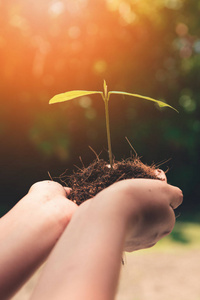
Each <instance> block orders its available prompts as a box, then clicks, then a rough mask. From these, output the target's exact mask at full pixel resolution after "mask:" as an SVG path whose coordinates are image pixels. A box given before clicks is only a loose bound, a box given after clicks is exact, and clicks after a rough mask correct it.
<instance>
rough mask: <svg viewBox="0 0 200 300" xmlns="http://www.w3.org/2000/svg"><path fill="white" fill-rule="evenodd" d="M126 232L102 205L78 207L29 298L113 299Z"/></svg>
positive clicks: (42, 299) (124, 227) (114, 216)
mask: <svg viewBox="0 0 200 300" xmlns="http://www.w3.org/2000/svg"><path fill="white" fill-rule="evenodd" d="M125 231H126V224H125V222H124V219H123V218H122V217H121V216H120V215H118V213H116V212H113V211H112V208H111V207H110V208H108V207H107V206H106V205H104V203H103V202H100V201H95V200H92V201H88V203H87V202H86V203H85V204H83V205H81V206H80V208H79V209H78V210H77V211H76V213H75V215H74V216H73V218H72V220H71V222H70V224H69V226H68V227H67V229H66V230H65V232H64V233H63V235H62V237H61V238H60V240H59V242H58V243H57V245H56V246H55V248H54V250H53V252H52V253H51V255H50V257H49V259H48V262H47V265H46V266H45V269H44V272H43V274H42V277H41V279H40V281H39V284H38V286H37V287H36V290H35V292H34V294H33V297H32V298H31V299H32V300H35V299H37V300H39V299H41V300H46V299H48V300H51V299H53V300H58V299H63V298H65V297H66V298H67V299H69V300H74V299H83V300H90V299H91V300H93V299H96V300H97V299H98V300H107V299H108V300H111V299H114V295H115V292H116V287H117V283H118V277H119V272H120V267H121V258H122V251H123V244H124V237H125ZM116 233H117V234H116ZM49 282H53V286H52V285H49Z"/></svg>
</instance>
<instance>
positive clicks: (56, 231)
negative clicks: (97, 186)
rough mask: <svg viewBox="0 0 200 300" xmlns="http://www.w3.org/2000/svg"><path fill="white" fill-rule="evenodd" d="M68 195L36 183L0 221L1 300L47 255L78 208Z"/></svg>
mask: <svg viewBox="0 0 200 300" xmlns="http://www.w3.org/2000/svg"><path fill="white" fill-rule="evenodd" d="M69 192H70V189H68V188H63V187H62V186H61V185H60V184H58V183H56V182H52V181H43V182H38V183H36V184H34V185H33V186H32V187H31V188H30V190H29V192H28V194H27V195H26V196H25V197H24V198H22V199H21V200H20V201H19V202H18V203H17V204H16V205H15V206H14V207H13V208H12V209H11V210H10V211H9V212H8V213H7V214H6V215H5V216H3V217H2V218H1V219H0V241H1V247H0V299H3V300H6V299H10V297H11V296H12V295H13V294H14V293H15V292H16V291H17V290H18V289H19V288H20V287H21V286H22V285H23V284H24V282H25V281H26V280H27V279H28V278H29V277H30V276H31V275H32V274H33V272H34V271H35V270H36V269H37V268H38V267H39V266H40V265H41V264H42V263H43V262H44V260H45V259H46V258H47V256H48V255H49V253H50V251H51V250H52V248H53V247H54V245H55V243H56V242H57V240H58V239H59V237H60V236H61V234H62V232H63V230H64V229H65V227H66V226H67V224H68V223H69V221H70V219H71V216H72V214H73V213H74V211H75V210H76V208H77V206H76V204H74V203H73V202H72V201H70V200H68V199H67V195H68V194H69Z"/></svg>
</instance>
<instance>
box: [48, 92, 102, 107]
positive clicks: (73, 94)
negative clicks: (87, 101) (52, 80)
mask: <svg viewBox="0 0 200 300" xmlns="http://www.w3.org/2000/svg"><path fill="white" fill-rule="evenodd" d="M92 94H101V95H102V94H103V93H102V92H98V91H70V92H66V93H62V94H58V95H55V96H54V97H53V98H51V100H50V101H49V104H53V103H59V102H65V101H68V100H72V99H75V98H78V97H82V96H87V95H92Z"/></svg>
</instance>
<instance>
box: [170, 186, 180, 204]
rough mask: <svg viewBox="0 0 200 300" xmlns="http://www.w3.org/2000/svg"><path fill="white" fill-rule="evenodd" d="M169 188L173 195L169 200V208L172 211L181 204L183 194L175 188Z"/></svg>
mask: <svg viewBox="0 0 200 300" xmlns="http://www.w3.org/2000/svg"><path fill="white" fill-rule="evenodd" d="M171 187H172V189H173V195H172V197H171V200H170V206H171V207H172V208H173V209H176V208H177V207H178V206H179V205H181V203H182V202H183V192H182V191H181V190H180V189H179V188H177V187H175V186H171Z"/></svg>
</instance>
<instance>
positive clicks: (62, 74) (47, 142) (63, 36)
mask: <svg viewBox="0 0 200 300" xmlns="http://www.w3.org/2000/svg"><path fill="white" fill-rule="evenodd" d="M0 14H1V17H0V103H1V107H0V141H1V145H0V164H1V166H0V180H1V182H0V212H1V215H3V214H4V213H5V212H6V211H8V210H9V209H10V208H11V207H12V206H13V205H14V204H15V203H16V202H17V201H18V200H19V199H20V198H21V197H22V196H23V195H25V194H26V192H27V191H28V189H29V187H30V186H31V185H32V184H33V183H34V182H36V181H38V180H44V179H48V171H49V172H50V174H51V176H52V177H57V176H59V175H60V174H61V173H63V172H64V171H65V170H66V169H67V170H68V173H69V174H70V173H72V172H73V170H75V169H76V167H75V166H78V167H81V166H82V163H81V162H80V157H81V159H82V161H83V163H84V165H86V166H87V165H88V164H89V163H90V162H91V161H92V160H93V159H95V155H94V154H93V152H92V151H91V150H90V149H89V148H88V146H91V147H92V148H93V149H94V150H95V151H96V152H97V154H100V153H101V155H100V157H102V158H105V159H108V158H107V156H108V155H107V141H106V130H105V117H104V104H103V101H102V99H101V97H100V96H99V95H95V96H92V97H83V98H80V99H77V100H74V101H71V102H68V103H62V104H57V105H49V104H48V101H49V99H50V98H51V97H53V96H54V95H55V94H57V93H61V92H65V91H69V90H74V89H79V90H102V86H103V79H105V80H106V81H107V84H108V88H109V90H118V91H126V92H133V93H139V94H142V95H146V96H149V97H153V98H157V99H160V100H165V101H167V103H169V104H170V105H172V106H174V107H175V108H176V109H178V110H179V114H177V113H176V112H175V111H173V110H170V109H167V108H166V109H162V110H160V109H158V108H157V107H156V106H155V105H154V104H153V103H151V102H150V103H149V102H148V101H143V100H141V99H133V98H129V97H121V96H112V97H111V99H110V102H109V105H110V106H109V108H110V122H111V135H112V148H113V153H114V156H115V158H116V159H117V160H120V159H124V158H127V157H128V156H130V153H131V148H130V146H129V145H128V143H127V141H126V140H125V136H126V137H128V139H129V140H130V142H131V144H132V145H133V147H134V148H135V150H136V151H137V153H138V155H139V156H140V157H141V159H142V161H143V162H144V163H147V164H151V163H153V162H154V163H156V164H160V163H161V162H165V163H164V164H163V165H162V166H161V167H162V168H163V169H164V170H168V180H169V182H170V183H171V184H173V185H177V186H179V187H180V188H182V190H183V193H184V204H183V205H182V207H181V209H180V213H181V214H182V215H183V216H184V215H190V218H191V216H192V219H194V220H199V219H198V217H199V208H200V201H199V199H200V191H199V185H200V173H199V170H200V158H199V150H200V140H199V134H200V118H199V115H200V114H199V112H200V18H199V14H200V2H199V1H196V0H190V1H186V0H154V1H152V0H95V1H94V0H76V1H74V0H45V1H39V2H38V1H34V0H9V1H4V0H1V1H0ZM166 161H167V162H166Z"/></svg>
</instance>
